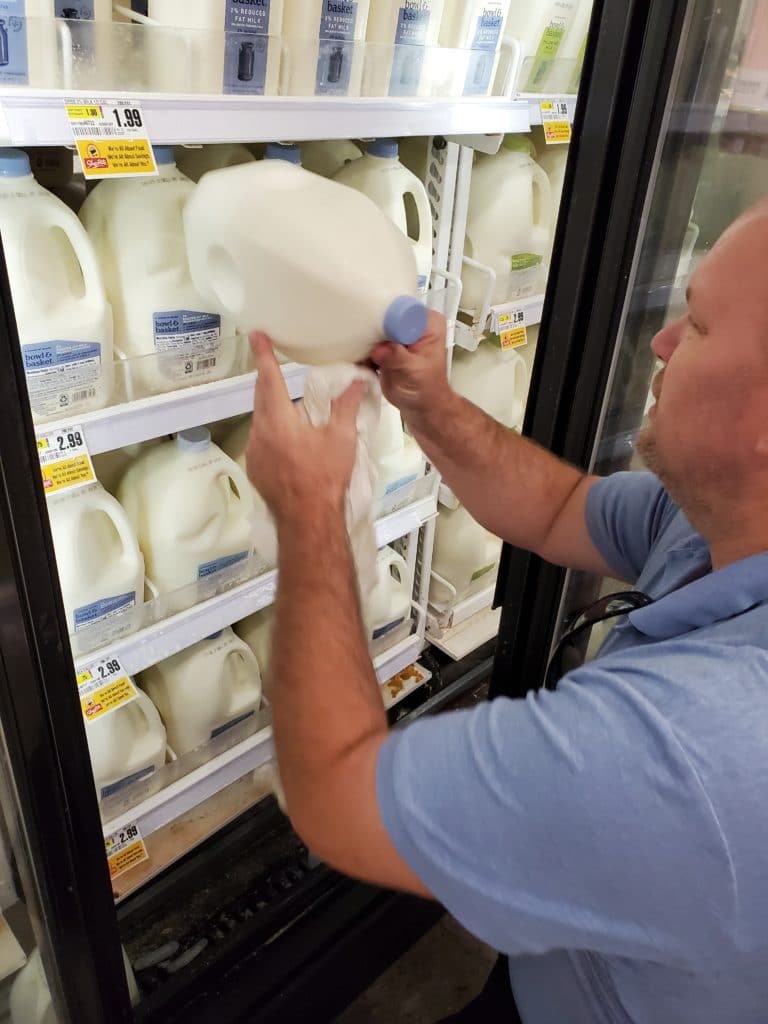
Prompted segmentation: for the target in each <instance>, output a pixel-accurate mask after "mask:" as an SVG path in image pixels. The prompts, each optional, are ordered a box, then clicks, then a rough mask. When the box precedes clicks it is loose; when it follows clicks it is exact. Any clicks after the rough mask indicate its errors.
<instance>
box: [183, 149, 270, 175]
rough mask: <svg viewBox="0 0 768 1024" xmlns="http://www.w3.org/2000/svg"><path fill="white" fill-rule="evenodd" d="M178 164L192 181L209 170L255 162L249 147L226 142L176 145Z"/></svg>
mask: <svg viewBox="0 0 768 1024" xmlns="http://www.w3.org/2000/svg"><path fill="white" fill-rule="evenodd" d="M174 154H175V156H176V166H177V167H178V168H179V170H180V171H181V173H182V174H186V176H187V177H188V178H189V179H190V180H191V181H195V182H197V181H200V179H201V178H202V176H203V175H204V174H207V173H208V171H216V170H218V169H219V168H220V167H237V165H238V164H250V163H253V160H254V156H253V154H252V153H251V151H250V150H249V149H247V148H246V147H245V146H243V145H242V144H241V143H239V142H225V143H221V144H219V145H216V146H198V147H197V148H196V149H190V148H188V147H187V146H176V148H175V150H174Z"/></svg>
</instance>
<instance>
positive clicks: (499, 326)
mask: <svg viewBox="0 0 768 1024" xmlns="http://www.w3.org/2000/svg"><path fill="white" fill-rule="evenodd" d="M494 327H495V333H496V334H498V336H499V344H500V345H501V348H502V350H503V351H505V352H507V351H509V349H512V348H521V347H522V346H523V345H527V344H528V330H527V328H526V324H525V310H524V309H511V310H509V311H508V312H505V313H498V314H497V315H496V318H495V324H494Z"/></svg>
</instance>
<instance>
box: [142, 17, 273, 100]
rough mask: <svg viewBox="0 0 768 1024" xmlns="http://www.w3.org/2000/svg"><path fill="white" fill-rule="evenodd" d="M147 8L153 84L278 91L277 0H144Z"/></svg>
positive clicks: (215, 90) (161, 88)
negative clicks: (245, 0)
mask: <svg viewBox="0 0 768 1024" xmlns="http://www.w3.org/2000/svg"><path fill="white" fill-rule="evenodd" d="M148 13H149V17H150V19H151V20H152V21H153V22H155V26H147V34H146V35H147V44H148V47H149V58H150V83H151V88H152V89H156V90H157V91H159V92H206V93H213V94H217V93H232V94H238V93H240V94H243V95H249V96H262V95H273V94H275V93H276V92H277V85H278V75H279V71H280V38H279V37H280V32H281V28H282V21H283V3H282V0H259V2H258V3H252V2H244V0H193V2H190V0H149V8H148ZM179 29H185V30H187V31H184V32H179V31H178V30H179ZM225 33H226V34H225Z"/></svg>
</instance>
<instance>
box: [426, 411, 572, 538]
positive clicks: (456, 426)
mask: <svg viewBox="0 0 768 1024" xmlns="http://www.w3.org/2000/svg"><path fill="white" fill-rule="evenodd" d="M407 420H408V426H409V428H410V430H411V431H412V433H413V434H414V436H415V438H416V440H417V441H418V442H419V444H420V446H421V447H422V449H423V450H424V452H425V453H426V455H427V457H428V458H429V460H430V461H431V462H433V463H434V464H435V466H437V468H438V469H439V470H440V472H441V474H442V476H443V478H444V480H445V482H446V483H447V484H448V486H449V487H450V488H451V490H452V491H453V492H454V494H455V495H456V497H457V498H458V499H459V501H460V502H461V503H462V504H463V505H465V506H466V507H467V509H468V510H469V512H470V513H471V514H472V516H473V517H474V518H475V519H477V520H478V522H480V523H482V525H483V526H485V527H486V529H488V530H490V531H491V532H492V533H495V534H496V535H497V536H499V537H502V538H504V540H507V541H509V542H510V543H511V544H514V545H515V546H516V547H521V548H525V549H527V550H529V551H535V552H537V553H538V554H545V551H544V548H545V545H546V541H547V538H548V536H549V534H550V532H551V530H552V527H553V525H554V523H555V522H556V520H557V518H558V516H559V515H560V513H561V512H562V510H563V509H564V508H565V507H566V506H567V504H568V502H569V500H570V498H571V496H572V495H573V494H574V492H575V491H576V489H577V488H578V487H579V485H580V484H581V483H582V482H583V480H584V476H583V474H582V473H581V472H580V471H579V470H577V469H576V468H575V467H573V466H569V465H567V464H566V463H564V462H561V461H560V460H559V459H557V458H555V456H554V455H551V454H550V453H549V452H547V451H545V450H544V449H543V448H540V447H539V446H538V445H536V444H534V443H533V442H532V441H528V440H526V439H525V438H522V437H520V436H519V435H518V434H517V433H515V432H514V431H512V430H508V429H507V428H506V427H504V426H502V425H501V424H500V423H498V422H497V421H496V420H494V419H492V418H491V417H490V416H488V415H486V413H484V412H483V411H482V410H481V409H478V407H477V406H475V405H473V404H472V403H471V402H469V401H467V399H465V398H462V397H461V396H460V395H457V394H456V393H455V392H453V391H450V392H448V394H447V397H446V401H445V402H441V403H440V405H439V407H438V406H437V405H435V406H432V407H430V408H429V409H425V410H424V411H423V412H421V413H419V414H417V415H413V414H412V415H410V416H408V417H407Z"/></svg>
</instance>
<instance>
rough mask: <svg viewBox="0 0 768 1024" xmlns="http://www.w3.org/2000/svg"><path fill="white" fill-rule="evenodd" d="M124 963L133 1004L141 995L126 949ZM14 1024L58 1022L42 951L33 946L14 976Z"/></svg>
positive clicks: (11, 1001) (12, 1013)
mask: <svg viewBox="0 0 768 1024" xmlns="http://www.w3.org/2000/svg"><path fill="white" fill-rule="evenodd" d="M123 965H124V966H125V974H126V978H127V981H128V994H129V995H130V999H131V1005H132V1006H136V1005H137V1004H138V1002H139V1000H140V998H141V995H140V993H139V986H138V985H137V984H136V978H135V976H134V973H133V968H132V967H131V962H130V960H129V959H128V957H127V956H126V953H125V950H123ZM10 1010H11V1024H57V1017H56V1013H55V1012H54V1009H53V1001H52V1000H51V991H50V989H49V987H48V980H47V978H46V976H45V970H44V968H43V961H42V959H41V957H40V950H39V949H33V950H32V952H31V953H30V955H29V959H28V960H27V962H26V964H25V965H24V967H22V969H21V970H20V971H19V973H18V974H17V975H16V977H15V978H14V979H13V985H12V987H11V996H10Z"/></svg>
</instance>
